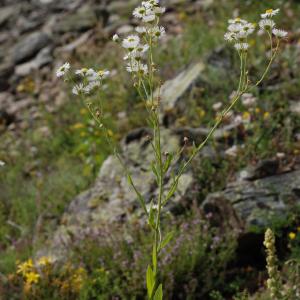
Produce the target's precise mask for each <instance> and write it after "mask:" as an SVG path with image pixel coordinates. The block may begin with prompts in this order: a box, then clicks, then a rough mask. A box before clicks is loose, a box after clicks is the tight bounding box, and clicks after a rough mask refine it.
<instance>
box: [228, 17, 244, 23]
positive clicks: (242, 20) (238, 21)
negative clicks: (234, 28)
mask: <svg viewBox="0 0 300 300" xmlns="http://www.w3.org/2000/svg"><path fill="white" fill-rule="evenodd" d="M228 23H229V24H246V23H248V21H246V20H244V19H241V18H235V19H229V20H228Z"/></svg>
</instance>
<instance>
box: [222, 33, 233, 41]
mask: <svg viewBox="0 0 300 300" xmlns="http://www.w3.org/2000/svg"><path fill="white" fill-rule="evenodd" d="M224 39H225V41H229V42H232V41H233V40H235V39H236V34H235V33H234V32H226V33H225V34H224Z"/></svg>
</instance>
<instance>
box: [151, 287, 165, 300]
mask: <svg viewBox="0 0 300 300" xmlns="http://www.w3.org/2000/svg"><path fill="white" fill-rule="evenodd" d="M162 299H163V290H162V284H160V285H159V287H158V289H157V290H156V292H155V295H154V298H153V300H162Z"/></svg>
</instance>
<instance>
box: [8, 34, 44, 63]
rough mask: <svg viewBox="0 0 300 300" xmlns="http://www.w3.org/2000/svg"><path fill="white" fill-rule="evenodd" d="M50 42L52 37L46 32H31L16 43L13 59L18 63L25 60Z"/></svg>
mask: <svg viewBox="0 0 300 300" xmlns="http://www.w3.org/2000/svg"><path fill="white" fill-rule="evenodd" d="M49 44H50V38H49V36H48V35H47V34H46V33H44V32H40V31H37V32H34V33H31V34H30V35H28V36H26V37H25V38H24V39H23V40H21V41H20V42H19V43H17V44H16V45H15V47H14V50H13V60H14V62H15V63H16V64H18V63H22V62H25V61H27V60H29V59H30V58H32V57H34V56H35V55H36V54H37V53H38V52H39V51H40V50H41V49H42V48H44V47H46V46H47V45H49Z"/></svg>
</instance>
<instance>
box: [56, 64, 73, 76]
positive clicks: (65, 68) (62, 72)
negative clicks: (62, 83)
mask: <svg viewBox="0 0 300 300" xmlns="http://www.w3.org/2000/svg"><path fill="white" fill-rule="evenodd" d="M69 69H70V64H69V63H68V62H66V63H64V64H63V65H62V66H61V67H59V68H58V69H57V71H56V76H57V77H62V76H64V75H65V74H66V73H67V72H68V71H69Z"/></svg>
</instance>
